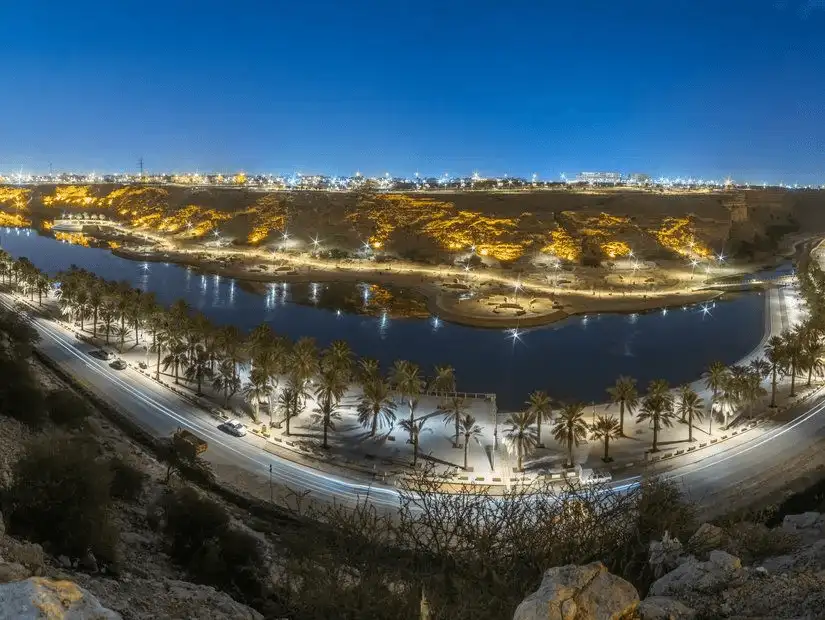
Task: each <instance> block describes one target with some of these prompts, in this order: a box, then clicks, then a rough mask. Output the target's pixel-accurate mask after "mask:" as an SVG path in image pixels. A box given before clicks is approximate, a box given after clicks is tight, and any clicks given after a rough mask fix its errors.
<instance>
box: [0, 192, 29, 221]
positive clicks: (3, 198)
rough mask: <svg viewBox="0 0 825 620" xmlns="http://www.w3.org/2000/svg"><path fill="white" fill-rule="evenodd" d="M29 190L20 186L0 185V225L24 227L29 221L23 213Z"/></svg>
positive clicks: (25, 209)
mask: <svg viewBox="0 0 825 620" xmlns="http://www.w3.org/2000/svg"><path fill="white" fill-rule="evenodd" d="M30 195H31V192H30V191H29V190H28V189H23V188H20V187H0V206H2V207H3V209H4V210H3V211H0V226H4V227H9V228H11V227H12V226H14V227H17V228H25V227H27V226H30V225H31V221H30V220H29V219H28V218H27V217H26V216H24V215H23V213H26V212H27V211H28V210H29V208H28V201H29V196H30Z"/></svg>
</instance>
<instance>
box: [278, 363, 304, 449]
mask: <svg viewBox="0 0 825 620" xmlns="http://www.w3.org/2000/svg"><path fill="white" fill-rule="evenodd" d="M306 398H309V393H308V392H307V389H306V382H305V381H304V380H303V379H301V378H300V377H298V376H297V375H296V374H295V371H294V370H293V371H291V372H290V373H289V375H288V376H287V381H286V386H285V387H284V390H283V391H282V392H281V395H280V396H279V397H278V402H279V404H280V405H281V407H282V409H283V411H284V421H285V422H286V434H287V435H289V421H290V419H291V418H293V417H295V416H297V415H298V404H299V403H300V402H301V401H302V400H304V399H306Z"/></svg>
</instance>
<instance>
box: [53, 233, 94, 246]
mask: <svg viewBox="0 0 825 620" xmlns="http://www.w3.org/2000/svg"><path fill="white" fill-rule="evenodd" d="M54 238H55V239H57V240H58V241H63V242H65V243H71V244H72V245H82V246H83V247H84V248H88V247H89V245H91V239H90V238H89V237H88V236H87V235H84V234H83V233H78V232H60V231H55V233H54Z"/></svg>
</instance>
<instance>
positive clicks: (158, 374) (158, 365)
mask: <svg viewBox="0 0 825 620" xmlns="http://www.w3.org/2000/svg"><path fill="white" fill-rule="evenodd" d="M157 349H158V363H157V366H155V379H160V347H158V348H157Z"/></svg>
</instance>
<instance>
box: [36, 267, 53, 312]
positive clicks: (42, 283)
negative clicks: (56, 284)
mask: <svg viewBox="0 0 825 620" xmlns="http://www.w3.org/2000/svg"><path fill="white" fill-rule="evenodd" d="M50 288H51V284H50V283H49V278H48V277H46V275H45V274H43V273H40V274H38V275H37V279H36V280H35V282H34V289H35V290H36V291H37V305H38V306H42V305H43V295H44V294H46V295H48V293H49V289H50Z"/></svg>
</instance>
